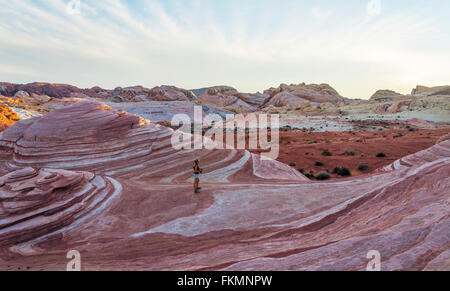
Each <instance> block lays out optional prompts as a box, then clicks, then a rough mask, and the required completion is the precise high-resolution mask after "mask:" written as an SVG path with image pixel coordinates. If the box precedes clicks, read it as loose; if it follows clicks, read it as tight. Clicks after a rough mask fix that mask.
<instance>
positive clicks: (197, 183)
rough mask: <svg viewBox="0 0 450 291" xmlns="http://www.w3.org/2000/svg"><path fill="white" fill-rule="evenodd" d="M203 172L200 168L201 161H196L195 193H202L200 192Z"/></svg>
mask: <svg viewBox="0 0 450 291" xmlns="http://www.w3.org/2000/svg"><path fill="white" fill-rule="evenodd" d="M202 172H203V170H202V169H201V168H200V161H199V160H195V161H194V192H195V193H197V194H198V193H200V190H201V189H202V188H200V187H199V185H200V174H201V173H202Z"/></svg>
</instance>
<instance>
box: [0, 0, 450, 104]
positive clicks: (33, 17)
mask: <svg viewBox="0 0 450 291" xmlns="http://www.w3.org/2000/svg"><path fill="white" fill-rule="evenodd" d="M76 2H77V1H68V0H67V1H63V0H49V1H28V0H24V1H6V0H0V4H1V5H2V10H1V11H0V15H1V16H2V19H5V20H7V21H2V23H1V24H0V33H1V35H2V38H0V56H1V61H0V81H4V82H12V83H30V82H35V81H40V82H51V83H65V84H71V85H75V86H78V87H81V88H91V87H94V86H100V87H102V88H107V89H113V88H115V87H118V86H121V87H127V86H134V85H142V86H145V87H149V88H151V87H154V86H159V85H174V86H177V87H180V88H185V89H196V88H203V87H210V86H217V85H227V86H232V87H234V88H236V89H237V90H239V91H241V92H248V93H255V92H257V91H260V92H262V91H263V90H264V89H268V88H270V87H277V86H278V85H280V84H281V83H285V84H291V83H295V84H298V83H301V82H305V83H308V84H309V83H317V84H320V83H327V84H329V85H330V86H332V87H333V88H335V89H336V90H337V91H338V92H339V93H340V94H341V95H342V96H345V97H349V98H361V99H367V98H369V97H370V96H371V95H372V94H373V93H375V91H377V90H379V89H390V90H394V91H397V92H399V93H403V94H408V93H410V92H411V90H412V89H413V88H414V87H415V86H416V85H425V86H439V85H448V83H449V82H448V81H449V80H448V76H449V75H450V39H449V37H448V31H449V28H450V20H449V19H448V17H447V15H446V11H449V8H450V3H449V2H448V1H438V0H434V1H408V0H399V1H379V0H370V1H369V0H351V1H346V2H345V3H336V1H329V0H328V1H325V0H322V1H315V2H314V3H308V1H288V0H281V1H270V0H259V1H257V0H241V1H237V0H229V1H206V0H193V1H189V0H185V1H179V0H167V1H162V0H159V1H158V0H136V1H120V0H109V1H106V0H105V1H88V0H81V1H80V3H81V6H80V10H78V9H77V8H78V7H77V5H76ZM393 2H394V3H393ZM69 3H72V4H75V5H72V6H68V4H69ZM68 8H69V9H68ZM446 77H447V79H446Z"/></svg>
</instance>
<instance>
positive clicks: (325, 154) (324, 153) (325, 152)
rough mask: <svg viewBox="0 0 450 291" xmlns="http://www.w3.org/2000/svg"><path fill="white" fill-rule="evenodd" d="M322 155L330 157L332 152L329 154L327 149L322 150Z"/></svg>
mask: <svg viewBox="0 0 450 291" xmlns="http://www.w3.org/2000/svg"><path fill="white" fill-rule="evenodd" d="M322 156H324V157H331V156H332V154H331V153H330V152H329V151H328V150H326V151H324V152H323V153H322Z"/></svg>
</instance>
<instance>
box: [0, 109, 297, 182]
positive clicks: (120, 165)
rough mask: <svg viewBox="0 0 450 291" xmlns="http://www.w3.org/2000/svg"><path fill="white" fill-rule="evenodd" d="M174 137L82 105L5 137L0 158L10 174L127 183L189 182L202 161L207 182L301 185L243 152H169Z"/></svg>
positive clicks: (290, 173)
mask: <svg viewBox="0 0 450 291" xmlns="http://www.w3.org/2000/svg"><path fill="white" fill-rule="evenodd" d="M173 133H174V131H173V130H172V129H169V128H165V127H162V126H159V125H155V124H153V123H148V122H147V121H146V120H143V119H141V118H139V117H137V116H135V115H132V114H129V113H126V112H123V111H115V110H111V109H110V108H109V107H107V106H105V105H103V104H101V103H97V102H81V103H78V104H75V105H72V106H68V107H65V108H62V109H60V110H56V111H54V112H51V113H49V114H47V115H45V116H43V117H41V118H37V119H33V120H26V121H24V122H20V123H19V124H18V125H17V126H15V127H14V128H12V129H11V130H8V131H5V132H4V133H2V134H1V135H0V154H1V153H3V156H4V157H5V159H6V160H7V161H8V163H9V165H10V167H12V168H20V167H41V168H54V169H61V168H62V169H70V170H78V171H90V172H94V173H96V174H105V175H108V176H113V177H120V178H126V179H131V180H148V179H160V180H164V181H167V182H172V181H174V180H178V181H188V180H189V179H190V178H191V176H192V173H191V172H192V168H191V166H192V163H193V161H194V160H195V159H200V160H202V165H203V166H202V167H203V169H204V170H205V172H206V174H205V179H208V180H209V181H211V182H212V181H220V182H232V181H234V182H236V181H249V180H261V179H264V177H265V176H264V175H265V174H264V173H266V172H268V173H270V172H272V170H273V169H277V170H276V171H278V172H279V175H278V176H276V178H275V180H277V179H278V180H296V181H299V180H305V178H304V177H303V176H301V175H300V174H298V173H297V172H296V171H294V170H293V169H290V168H289V167H287V166H285V165H283V164H281V163H277V162H274V161H260V158H259V156H256V155H253V154H250V153H249V152H247V151H244V150H216V151H208V150H177V149H174V148H173V147H172V141H171V138H172V136H173ZM189 144H191V143H189ZM11 153H13V154H11ZM180 169H183V170H182V171H180Z"/></svg>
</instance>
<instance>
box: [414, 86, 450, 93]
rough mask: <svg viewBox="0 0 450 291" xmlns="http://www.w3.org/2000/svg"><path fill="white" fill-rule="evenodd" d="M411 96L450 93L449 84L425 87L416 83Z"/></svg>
mask: <svg viewBox="0 0 450 291" xmlns="http://www.w3.org/2000/svg"><path fill="white" fill-rule="evenodd" d="M411 95H413V96H433V95H450V86H437V87H426V86H421V85H418V86H417V87H416V88H415V89H413V90H412V92H411Z"/></svg>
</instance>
